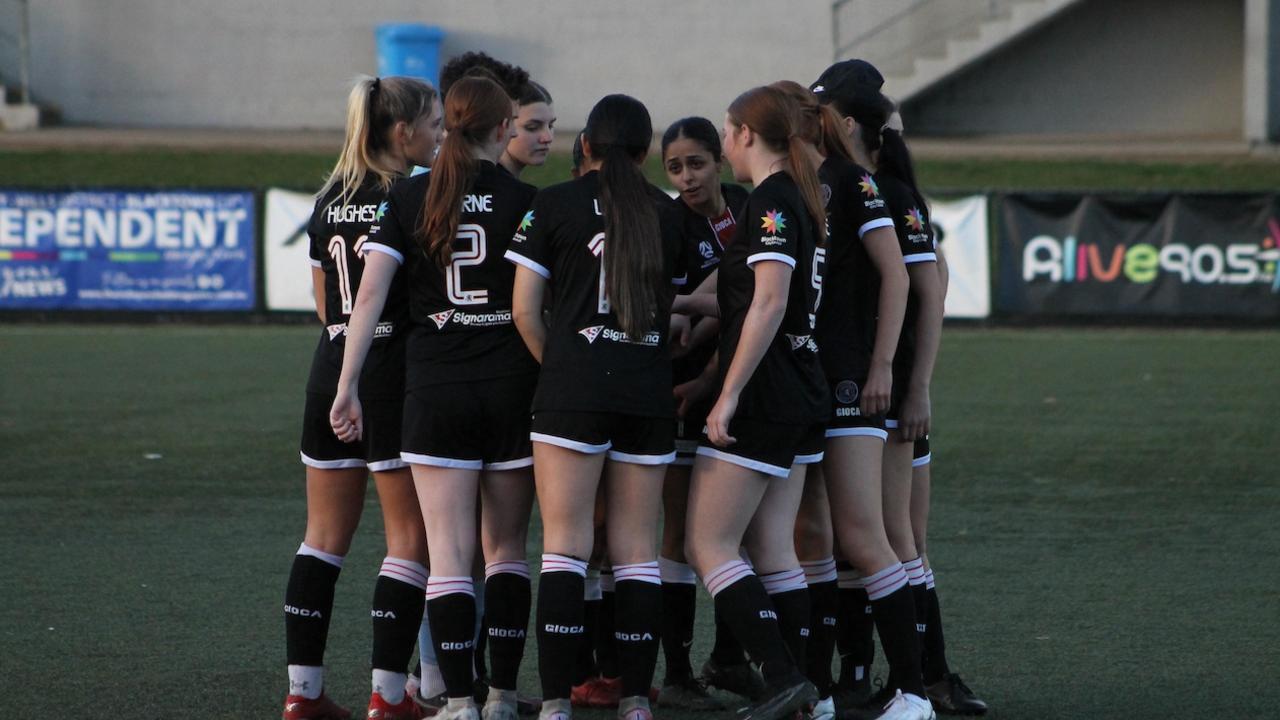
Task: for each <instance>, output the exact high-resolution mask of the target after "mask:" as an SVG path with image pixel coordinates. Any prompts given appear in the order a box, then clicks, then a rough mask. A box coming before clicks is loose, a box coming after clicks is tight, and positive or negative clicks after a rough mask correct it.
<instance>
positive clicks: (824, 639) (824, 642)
mask: <svg viewBox="0 0 1280 720" xmlns="http://www.w3.org/2000/svg"><path fill="white" fill-rule="evenodd" d="M822 577H823V578H824V579H822V580H821V581H819V582H810V583H809V642H808V643H807V644H806V646H805V647H806V652H807V657H806V658H805V674H807V675H808V676H809V680H810V681H811V682H812V683H813V684H814V685H815V686H816V687H817V688H818V694H819V695H820V696H822V697H828V696H830V695H831V691H832V689H833V686H834V685H835V681H834V680H833V679H832V677H831V658H832V655H834V654H835V649H836V610H837V608H836V605H837V603H838V599H837V592H838V591H837V589H836V581H835V579H834V578H835V564H834V563H832V565H831V577H832V579H830V580H826V579H825V577H826V576H825V575H823V576H822Z"/></svg>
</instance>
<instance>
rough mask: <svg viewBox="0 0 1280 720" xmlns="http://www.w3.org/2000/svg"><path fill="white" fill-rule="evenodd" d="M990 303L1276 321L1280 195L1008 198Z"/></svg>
mask: <svg viewBox="0 0 1280 720" xmlns="http://www.w3.org/2000/svg"><path fill="white" fill-rule="evenodd" d="M999 201H1000V212H999V217H1000V219H999V221H998V223H999V224H998V232H997V235H998V238H999V239H998V242H999V244H1000V254H999V263H1000V265H999V267H1000V271H999V282H998V285H997V289H996V298H997V300H996V302H997V308H998V309H999V310H1000V311H1001V312H1004V313H1009V314H1014V315H1056V316H1069V315H1074V316H1098V315H1112V316H1129V317H1132V316H1158V317H1236V318H1250V319H1266V318H1280V278H1278V277H1277V274H1276V266H1277V262H1278V261H1280V195H1276V194H1251V195H1243V194H1222V195H1146V196H1112V197H1102V196H1097V195H1085V196H1080V195H1005V196H1002V197H1000V198H999Z"/></svg>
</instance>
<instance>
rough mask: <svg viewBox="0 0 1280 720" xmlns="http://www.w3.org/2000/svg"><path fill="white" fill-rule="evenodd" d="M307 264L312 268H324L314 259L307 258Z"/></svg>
mask: <svg viewBox="0 0 1280 720" xmlns="http://www.w3.org/2000/svg"><path fill="white" fill-rule="evenodd" d="M307 262H309V263H311V267H313V268H318V267H324V264H323V263H321V262H320V261H319V260H316V259H315V258H307Z"/></svg>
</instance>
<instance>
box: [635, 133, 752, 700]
mask: <svg viewBox="0 0 1280 720" xmlns="http://www.w3.org/2000/svg"><path fill="white" fill-rule="evenodd" d="M662 162H663V166H664V168H665V169H666V171H667V179H668V180H670V181H671V185H672V187H674V188H675V189H676V191H677V192H678V193H679V197H678V199H677V200H676V207H677V208H678V209H679V211H680V212H679V215H680V217H681V221H682V225H681V227H682V235H683V237H684V243H685V259H686V260H687V265H686V268H687V273H688V277H689V282H688V284H686V285H685V286H684V287H683V288H681V292H682V293H686V292H687V291H689V290H693V289H695V288H697V287H698V286H699V285H701V284H702V282H703V281H705V280H706V279H707V278H708V277H709V276H711V274H712V273H714V272H715V269H716V267H717V266H718V265H719V263H720V257H721V256H722V255H723V254H724V249H725V247H727V246H728V244H729V242H730V240H732V239H733V235H734V232H735V231H736V229H737V223H738V217H739V215H740V214H741V212H742V207H743V205H744V204H745V203H746V199H747V191H746V190H744V189H743V188H742V186H740V185H735V184H728V183H721V182H720V174H721V170H722V168H723V167H724V165H723V158H722V156H721V149H720V134H719V131H718V130H717V129H716V126H715V125H714V124H712V122H711V121H710V120H707V119H706V118H700V117H688V118H684V119H682V120H677V121H676V122H674V123H672V124H671V126H670V127H669V128H667V131H666V132H665V133H664V134H663V136H662ZM710 297H711V299H714V295H712V296H710ZM719 329H720V319H719V317H717V316H716V315H714V314H707V315H703V316H701V317H700V318H698V319H697V320H696V322H695V323H694V324H693V326H692V331H691V332H690V336H689V341H688V343H687V345H686V346H683V347H678V346H677V347H673V354H679V356H678V357H676V359H675V361H674V365H673V368H672V375H673V380H674V382H675V383H676V388H675V394H676V399H677V401H678V402H679V406H678V408H677V416H678V417H679V420H678V421H677V423H676V459H675V461H674V462H672V464H671V465H670V466H669V467H668V468H667V476H666V479H665V481H664V482H663V490H662V512H663V526H662V553H661V555H660V556H659V558H658V564H659V566H660V568H661V573H662V650H663V654H664V656H665V657H666V668H667V674H666V678H665V679H664V680H663V682H662V691H661V693H660V694H659V696H658V702H659V704H660V705H662V706H664V707H678V708H686V709H690V710H716V709H721V708H722V705H721V704H720V702H719V701H718V700H716V699H715V698H713V697H712V696H711V695H709V694H708V693H707V691H706V687H705V685H712V686H715V687H719V688H721V689H724V690H728V691H730V692H735V693H738V694H739V695H743V696H746V697H749V698H752V699H755V698H757V697H758V696H759V694H760V692H761V691H762V690H763V689H764V688H763V680H762V679H761V678H760V673H759V672H758V671H756V670H755V668H753V667H752V666H751V664H750V663H749V662H747V659H746V656H745V654H744V653H743V650H742V646H741V644H739V643H738V641H737V640H736V639H735V638H734V637H733V632H732V631H731V630H729V628H728V627H727V626H726V625H725V624H724V623H723V622H722V621H721V620H719V619H718V618H717V620H716V623H715V628H716V635H715V637H716V640H715V646H714V648H713V649H712V651H711V657H710V658H709V659H708V660H707V662H706V663H705V664H704V665H703V666H702V678H701V681H699V680H698V679H697V678H695V677H694V674H693V667H692V665H691V663H690V661H689V648H690V646H691V645H692V644H693V626H694V611H695V607H696V605H697V592H696V591H697V586H696V583H697V576H696V575H695V574H694V572H693V569H692V568H690V567H689V565H688V560H687V558H686V557H685V552H684V543H685V532H684V529H685V511H686V509H687V507H688V501H689V471H690V469H691V468H692V466H693V459H694V456H695V455H696V453H697V448H698V438H699V436H700V435H701V434H702V427H703V425H704V424H705V422H706V416H707V411H708V410H710V409H711V401H713V400H714V399H715V398H714V397H710V393H711V391H712V390H713V389H714V384H715V372H716V364H715V363H714V362H712V359H713V356H714V355H715V352H716V338H717V336H718V333H719Z"/></svg>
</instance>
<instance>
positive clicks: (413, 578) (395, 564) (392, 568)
mask: <svg viewBox="0 0 1280 720" xmlns="http://www.w3.org/2000/svg"><path fill="white" fill-rule="evenodd" d="M378 574H379V575H381V576H383V577H389V578H391V579H392V580H399V581H400V582H402V583H408V584H409V585H412V586H414V587H416V588H418V589H419V590H426V589H427V576H428V574H429V573H428V572H427V569H426V568H425V567H423V566H422V563H416V562H414V561H412V560H404V559H401V558H394V557H390V556H388V557H385V558H383V559H382V568H381V569H380V570H378Z"/></svg>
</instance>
